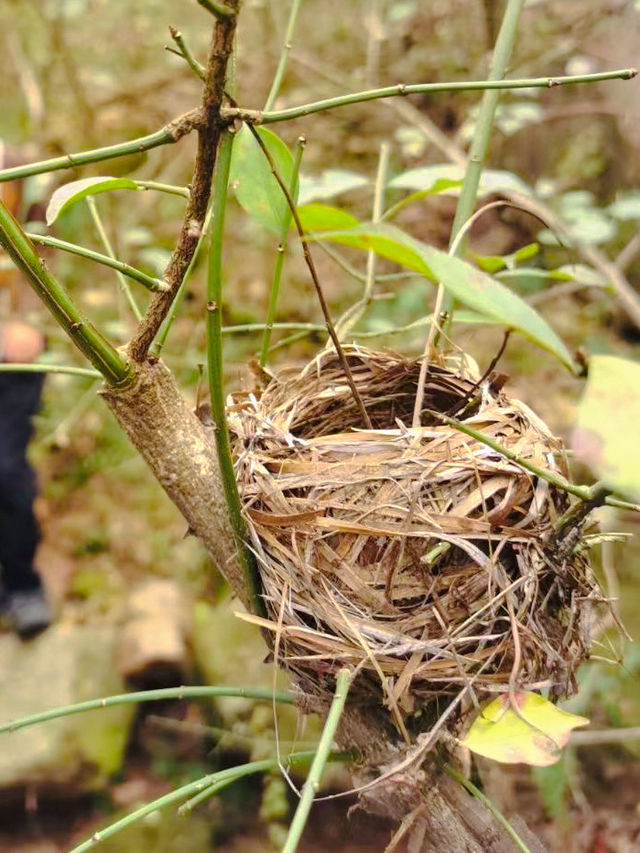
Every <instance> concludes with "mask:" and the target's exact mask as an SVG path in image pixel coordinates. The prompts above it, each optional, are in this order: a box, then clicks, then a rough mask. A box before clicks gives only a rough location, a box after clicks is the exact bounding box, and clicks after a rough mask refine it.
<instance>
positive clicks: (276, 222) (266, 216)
mask: <svg viewBox="0 0 640 853" xmlns="http://www.w3.org/2000/svg"><path fill="white" fill-rule="evenodd" d="M257 132H258V134H259V135H260V138H261V139H262V141H263V143H264V145H265V148H266V149H267V151H268V152H269V154H270V155H271V158H272V159H273V162H274V165H275V167H276V170H277V172H278V174H279V175H280V177H281V178H282V180H283V181H284V183H285V185H286V186H287V187H289V186H290V185H291V177H292V175H293V155H292V154H291V151H289V149H288V148H287V146H286V145H285V144H284V142H283V141H282V140H281V139H280V137H279V136H276V134H275V133H273V132H272V131H271V130H267V129H266V128H264V127H259V128H257ZM229 183H230V186H231V188H232V189H233V191H234V192H235V195H236V198H237V199H238V203H239V204H240V205H241V207H243V208H244V210H246V212H247V213H248V214H249V216H251V217H252V218H253V219H255V220H256V222H259V223H260V224H261V225H264V227H265V228H268V229H269V230H270V231H273V232H274V233H276V234H279V233H280V230H281V228H282V221H283V219H284V216H285V214H286V212H287V209H288V204H287V200H286V198H285V197H284V194H283V192H282V189H281V188H280V186H279V184H278V182H277V180H276V179H275V177H274V176H273V173H272V171H271V167H270V166H269V163H268V162H267V158H266V157H265V156H264V154H263V152H262V151H261V149H260V146H259V145H258V143H257V142H256V140H255V139H254V138H253V134H252V133H251V131H250V130H249V129H248V128H247V127H246V126H245V127H243V128H242V129H241V130H240V131H239V133H238V135H237V138H236V140H235V143H234V146H233V154H232V156H231V171H230V175H229ZM294 200H295V195H294Z"/></svg>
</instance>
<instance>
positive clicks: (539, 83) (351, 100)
mask: <svg viewBox="0 0 640 853" xmlns="http://www.w3.org/2000/svg"><path fill="white" fill-rule="evenodd" d="M518 2H519V3H520V2H521V0H518ZM637 73H638V72H637V70H636V69H635V68H619V69H616V70H614V71H604V72H602V73H600V74H576V75H574V76H570V77H528V78H522V79H519V80H498V79H496V78H492V79H489V80H469V81H460V82H453V83H398V84H396V85H394V86H384V87H383V88H380V89H367V90H365V91H363V92H353V93H351V94H349V95H338V96H337V97H335V98H325V99H324V100H322V101H313V102H311V103H309V104H302V105H300V106H299V107H289V108H288V109H286V110H273V111H270V112H263V111H261V110H247V109H242V108H233V109H225V110H223V113H222V114H223V117H224V118H226V119H240V120H241V121H246V122H250V123H252V124H274V123H275V122H279V121H289V120H290V119H294V118H302V117H303V116H308V115H312V114H313V113H319V112H324V111H325V110H333V109H336V108H337V107H347V106H350V105H351V104H361V103H364V102H365V101H375V100H378V99H379V98H393V97H397V96H399V95H419V94H423V93H434V92H472V91H476V90H485V89H489V90H496V89H498V90H499V89H530V88H536V89H545V88H546V89H548V88H553V87H554V86H567V85H572V84H575V83H596V82H599V81H603V80H631V79H632V78H633V77H635V76H636V74H637Z"/></svg>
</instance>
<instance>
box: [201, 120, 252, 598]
mask: <svg viewBox="0 0 640 853" xmlns="http://www.w3.org/2000/svg"><path fill="white" fill-rule="evenodd" d="M233 140H234V135H233V133H232V132H231V131H229V130H226V131H225V132H224V133H223V135H222V139H221V140H220V148H219V150H218V164H217V168H216V174H215V178H214V185H213V211H214V214H213V228H212V232H211V246H210V249H209V271H208V276H207V362H208V367H209V393H210V395H211V412H212V415H213V420H214V424H215V438H216V448H217V450H218V462H219V464H220V474H221V478H222V484H223V488H224V493H225V497H226V500H227V506H228V510H229V518H230V521H231V526H232V527H233V530H234V534H235V538H236V545H237V547H238V551H239V557H240V560H241V562H242V563H243V568H244V572H245V579H246V584H247V595H248V597H249V598H250V600H251V602H252V610H253V612H254V613H257V614H263V613H264V604H263V602H262V598H261V595H260V575H259V573H258V567H257V563H256V561H255V558H254V557H253V554H252V553H251V552H250V551H249V549H248V548H247V546H246V535H247V531H246V526H245V522H244V517H243V514H242V502H241V500H240V495H239V494H238V484H237V482H236V476H235V471H234V468H233V459H232V456H231V443H230V441H229V428H228V426H227V417H226V410H225V403H224V371H223V362H222V246H223V240H224V220H225V210H226V204H227V186H228V183H229V167H230V165H231V151H232V148H233Z"/></svg>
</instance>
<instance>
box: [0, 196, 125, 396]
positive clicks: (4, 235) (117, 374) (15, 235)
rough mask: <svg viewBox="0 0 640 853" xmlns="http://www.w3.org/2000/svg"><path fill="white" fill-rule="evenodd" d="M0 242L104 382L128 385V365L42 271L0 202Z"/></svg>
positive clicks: (58, 284)
mask: <svg viewBox="0 0 640 853" xmlns="http://www.w3.org/2000/svg"><path fill="white" fill-rule="evenodd" d="M0 243H1V244H2V245H3V246H4V248H5V249H6V250H7V252H8V254H9V255H10V257H11V259H12V260H13V262H14V263H15V265H16V266H17V267H18V269H19V270H21V272H22V273H23V274H24V275H25V276H26V278H27V279H28V281H29V283H30V284H31V286H32V287H33V289H34V290H35V292H36V293H37V294H38V296H39V297H40V299H42V301H43V302H44V303H45V305H46V306H47V307H48V308H49V310H50V311H51V313H52V314H53V316H54V317H55V318H56V320H57V321H58V323H59V324H60V325H61V326H62V328H63V329H64V330H65V332H66V333H67V334H68V336H69V337H70V338H71V340H72V341H73V342H74V343H75V345H76V346H77V347H78V349H79V350H80V351H81V352H83V353H84V354H85V355H86V357H87V358H88V359H89V361H90V362H91V363H92V364H93V366H94V367H95V368H96V369H97V370H99V371H100V373H101V374H102V376H104V378H105V380H106V381H107V382H108V383H109V384H110V385H113V386H126V385H128V384H129V383H130V382H131V381H132V379H133V376H134V371H133V368H132V366H131V365H130V364H129V362H127V361H126V360H125V359H124V358H123V357H122V356H121V355H120V353H119V352H118V351H117V350H116V349H115V347H113V346H112V345H111V344H110V343H109V341H107V340H106V338H104V337H103V336H102V335H101V334H100V332H99V331H98V330H97V329H96V328H95V326H93V325H92V324H91V323H90V322H89V320H88V319H87V318H86V317H85V316H84V314H82V313H81V312H80V311H79V310H78V308H77V307H76V305H75V304H74V302H73V301H72V299H71V298H70V297H69V294H68V293H67V292H66V290H65V289H64V287H63V286H62V285H61V284H60V283H59V282H58V281H57V279H55V278H54V277H53V276H52V275H51V273H50V272H49V271H48V270H47V269H45V267H44V266H43V265H42V262H41V260H40V258H39V257H38V254H37V252H36V250H35V248H34V246H33V243H31V241H30V240H29V238H28V237H27V236H26V235H25V233H24V231H23V230H22V228H21V227H20V225H19V223H18V222H17V221H16V219H15V218H14V217H13V216H12V214H11V213H10V212H9V211H8V210H7V208H6V207H5V205H4V204H3V203H2V202H1V201H0Z"/></svg>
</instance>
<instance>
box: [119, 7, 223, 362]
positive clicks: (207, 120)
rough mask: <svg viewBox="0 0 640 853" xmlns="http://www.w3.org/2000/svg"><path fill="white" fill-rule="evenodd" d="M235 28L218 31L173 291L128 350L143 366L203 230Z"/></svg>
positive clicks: (158, 300)
mask: <svg viewBox="0 0 640 853" xmlns="http://www.w3.org/2000/svg"><path fill="white" fill-rule="evenodd" d="M237 5H238V4H237V0H234V2H233V4H229V8H233V10H234V11H235V10H236V9H237ZM235 29H236V15H235V14H232V15H228V16H223V17H220V18H218V19H217V21H216V24H215V26H214V30H213V39H212V42H211V49H210V51H209V59H208V62H207V70H206V74H205V81H204V94H203V99H202V108H201V124H200V125H199V127H198V151H197V154H196V162H195V166H194V170H193V177H192V180H191V197H190V200H189V204H188V205H187V210H186V213H185V216H184V221H183V223H182V228H181V231H180V236H179V238H178V242H177V245H176V247H175V249H174V250H173V254H172V255H171V259H170V261H169V265H168V267H167V269H166V272H165V274H164V276H163V278H164V280H165V281H166V282H167V283H168V284H169V289H168V291H167V292H166V293H159V294H157V295H156V296H154V298H153V299H152V300H151V303H150V305H149V309H148V311H147V314H146V316H145V318H144V320H143V321H142V323H141V324H140V326H139V328H138V331H137V332H136V334H135V336H134V338H133V339H132V341H131V343H130V345H129V351H130V353H131V356H132V358H133V360H134V361H137V362H140V361H144V359H145V358H146V355H147V352H148V350H149V347H150V346H151V343H152V342H153V339H154V337H155V336H156V334H157V333H158V331H159V329H160V326H161V325H162V321H163V320H164V318H165V317H166V316H167V314H168V312H169V309H170V308H171V303H172V302H173V300H174V299H175V297H176V294H177V293H178V290H179V288H180V284H181V283H182V279H183V278H184V275H185V273H186V271H187V267H188V266H189V262H190V261H191V259H192V257H193V254H194V252H195V250H196V247H197V245H198V240H199V238H200V234H201V231H202V227H203V225H204V219H205V215H206V212H207V205H208V203H209V196H210V194H211V179H212V177H213V170H214V167H215V162H216V155H217V151H218V144H219V142H220V133H221V131H222V128H223V126H224V123H223V122H221V119H220V108H221V106H222V101H223V98H224V87H225V80H226V74H227V64H228V62H229V57H230V56H231V52H232V50H233V39H234V34H235Z"/></svg>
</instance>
